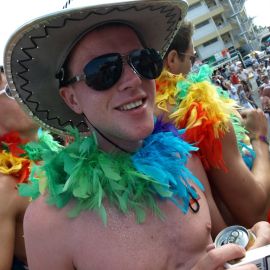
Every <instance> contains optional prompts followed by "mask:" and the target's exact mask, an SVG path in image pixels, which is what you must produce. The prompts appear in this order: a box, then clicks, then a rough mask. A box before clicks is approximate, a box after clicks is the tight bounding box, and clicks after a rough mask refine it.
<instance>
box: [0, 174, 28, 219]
mask: <svg viewBox="0 0 270 270" xmlns="http://www.w3.org/2000/svg"><path fill="white" fill-rule="evenodd" d="M28 201H29V199H28V198H24V197H21V196H19V194H18V189H17V184H16V179H15V178H14V177H13V176H11V175H4V174H0V213H1V215H6V214H8V215H14V216H16V215H20V214H23V213H24V211H25V209H26V208H27V205H28Z"/></svg>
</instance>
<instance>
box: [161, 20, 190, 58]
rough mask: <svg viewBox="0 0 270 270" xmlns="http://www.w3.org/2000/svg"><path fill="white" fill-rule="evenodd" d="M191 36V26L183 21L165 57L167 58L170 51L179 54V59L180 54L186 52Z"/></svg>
mask: <svg viewBox="0 0 270 270" xmlns="http://www.w3.org/2000/svg"><path fill="white" fill-rule="evenodd" d="M192 35H193V24H192V23H191V22H188V21H183V22H182V23H181V26H180V28H179V30H178V31H177V33H176V35H175V37H174V39H173V41H172V43H171V45H170V47H169V49H168V50H167V52H166V54H165V57H167V55H168V53H169V52H170V51H172V50H176V51H177V52H178V53H180V55H179V57H181V53H185V52H186V51H187V49H188V47H189V45H190V42H191V37H192ZM183 57H184V56H182V58H183Z"/></svg>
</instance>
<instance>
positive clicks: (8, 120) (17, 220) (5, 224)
mask: <svg viewBox="0 0 270 270" xmlns="http://www.w3.org/2000/svg"><path fill="white" fill-rule="evenodd" d="M1 79H2V80H1V89H2V88H4V87H5V85H6V83H7V82H6V78H5V76H4V74H1ZM37 129H38V126H37V124H35V123H34V122H33V121H32V120H31V119H30V117H29V116H28V115H27V114H26V113H25V112H24V111H23V110H22V109H21V107H20V106H19V105H18V103H17V102H16V101H15V100H14V99H11V98H9V97H8V96H6V95H5V94H4V93H3V94H2V95H0V136H3V135H4V134H6V133H8V132H10V131H17V132H19V134H20V136H21V137H22V138H25V139H28V140H34V139H35V138H36V134H37ZM28 204H29V198H25V197H24V198H23V197H20V196H19V195H18V190H17V184H16V179H15V178H14V177H13V176H11V175H4V174H0V243H1V244H0V270H6V269H11V264H12V261H13V258H14V256H15V257H16V258H17V259H19V260H20V261H21V262H23V263H25V264H26V262H27V261H26V253H25V247H24V238H23V234H24V233H23V217H24V213H25V210H26V208H27V206H28Z"/></svg>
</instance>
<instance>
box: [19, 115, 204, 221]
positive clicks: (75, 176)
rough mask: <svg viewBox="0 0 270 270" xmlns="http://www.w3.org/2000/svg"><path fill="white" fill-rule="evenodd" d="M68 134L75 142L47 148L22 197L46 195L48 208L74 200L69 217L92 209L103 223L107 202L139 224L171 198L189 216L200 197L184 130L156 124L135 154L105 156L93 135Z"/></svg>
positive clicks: (37, 145)
mask: <svg viewBox="0 0 270 270" xmlns="http://www.w3.org/2000/svg"><path fill="white" fill-rule="evenodd" d="M70 132H71V133H72V135H73V137H74V141H73V142H72V143H71V144H69V145H68V146H66V147H64V148H61V149H58V150H57V151H52V150H50V149H48V147H46V146H45V147H44V145H43V150H42V153H43V154H42V160H43V164H42V165H39V166H36V167H35V168H34V170H33V171H34V173H32V176H31V177H30V180H31V182H32V184H31V185H25V184H22V185H20V189H19V190H20V194H21V195H23V196H31V197H33V199H36V198H37V197H38V196H40V194H41V193H44V192H45V191H46V192H47V202H48V204H52V205H55V206H57V207H58V208H62V207H64V206H66V205H67V204H68V203H69V202H70V201H71V200H74V201H75V207H74V208H73V209H72V210H71V211H69V212H68V216H69V217H76V216H77V215H78V214H79V213H80V212H81V211H83V210H91V211H96V212H98V213H99V215H100V216H101V218H102V220H103V222H104V223H107V213H106V209H105V207H104V200H105V199H106V200H108V201H109V202H110V204H111V205H113V206H115V207H117V208H118V209H119V210H120V211H121V212H122V213H124V214H126V213H128V212H130V211H132V212H134V213H135V215H136V218H137V222H139V223H141V222H144V220H145V218H146V210H147V209H150V210H151V211H153V212H154V213H155V214H156V215H157V216H159V217H161V218H162V217H163V214H162V212H161V210H160V209H159V207H158V205H157V199H158V198H159V199H169V200H171V201H172V202H173V203H174V204H175V205H176V206H177V207H178V208H179V209H181V210H182V212H183V213H187V211H188V208H189V205H190V201H191V200H192V199H196V198H198V194H197V192H196V191H195V189H194V188H193V187H192V185H191V184H190V183H195V184H196V185H197V186H198V187H199V188H200V189H201V190H203V186H202V184H201V183H200V181H199V180H198V179H197V178H196V177H195V176H193V175H192V173H191V172H190V171H189V170H188V169H187V168H186V166H185V165H186V163H187V160H188V157H189V156H190V151H195V150H196V148H195V147H193V146H191V145H189V144H188V143H186V142H184V141H183V140H182V139H181V138H180V137H179V136H180V135H181V133H183V131H177V130H176V129H175V128H174V127H173V126H172V125H164V124H162V122H161V121H159V120H158V121H157V122H156V126H155V130H154V132H153V133H152V134H151V135H150V136H149V137H148V138H147V139H146V140H145V141H144V144H143V147H142V148H141V149H139V151H137V152H136V153H135V154H127V153H106V152H104V151H102V150H100V149H99V147H98V144H97V140H96V137H95V135H92V136H88V137H81V136H80V134H79V132H78V131H77V130H74V129H73V130H70ZM35 144H36V145H33V144H32V147H33V146H34V147H39V148H40V145H39V143H38V142H37V143H35ZM44 171H45V173H46V177H44ZM39 179H42V180H39Z"/></svg>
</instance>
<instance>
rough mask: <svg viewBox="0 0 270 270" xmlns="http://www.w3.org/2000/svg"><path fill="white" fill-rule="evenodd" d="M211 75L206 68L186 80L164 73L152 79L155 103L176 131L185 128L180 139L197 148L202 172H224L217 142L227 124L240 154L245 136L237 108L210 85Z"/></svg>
mask: <svg viewBox="0 0 270 270" xmlns="http://www.w3.org/2000/svg"><path fill="white" fill-rule="evenodd" d="M211 75H212V70H211V68H210V67H209V66H207V65H203V66H202V67H201V68H200V70H199V72H198V73H190V74H189V75H188V77H187V78H186V79H184V78H183V77H182V76H181V75H179V76H177V75H173V74H171V73H169V72H168V71H166V70H164V71H163V72H162V74H161V76H160V77H159V78H158V79H157V80H156V84H157V97H156V104H157V107H158V108H159V109H160V110H162V111H163V112H164V113H166V114H167V113H169V118H170V119H172V121H173V123H174V124H175V125H176V127H177V128H178V129H183V128H185V129H186V132H185V134H184V136H183V138H184V139H185V140H186V141H188V142H189V143H193V144H196V146H198V148H199V151H198V152H197V153H198V155H199V156H200V159H201V161H202V163H203V165H204V167H205V169H209V168H210V167H214V168H221V169H223V170H225V171H226V166H225V164H224V160H223V156H222V144H221V139H222V137H223V136H224V134H225V132H227V131H228V130H229V123H230V122H231V123H232V124H233V127H234V130H235V132H236V136H237V141H238V146H239V150H240V151H241V153H243V155H245V154H244V153H246V151H243V149H244V148H243V142H244V141H245V139H246V137H247V136H246V131H245V129H244V128H243V127H242V126H241V122H240V117H239V114H238V112H237V109H238V108H239V107H238V106H237V104H236V103H235V102H234V101H233V100H232V99H230V98H229V96H228V94H227V93H226V92H225V91H223V90H222V89H221V88H218V87H216V86H215V85H213V84H212V83H211V80H210V78H211ZM169 108H170V109H171V110H170V109H169Z"/></svg>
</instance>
